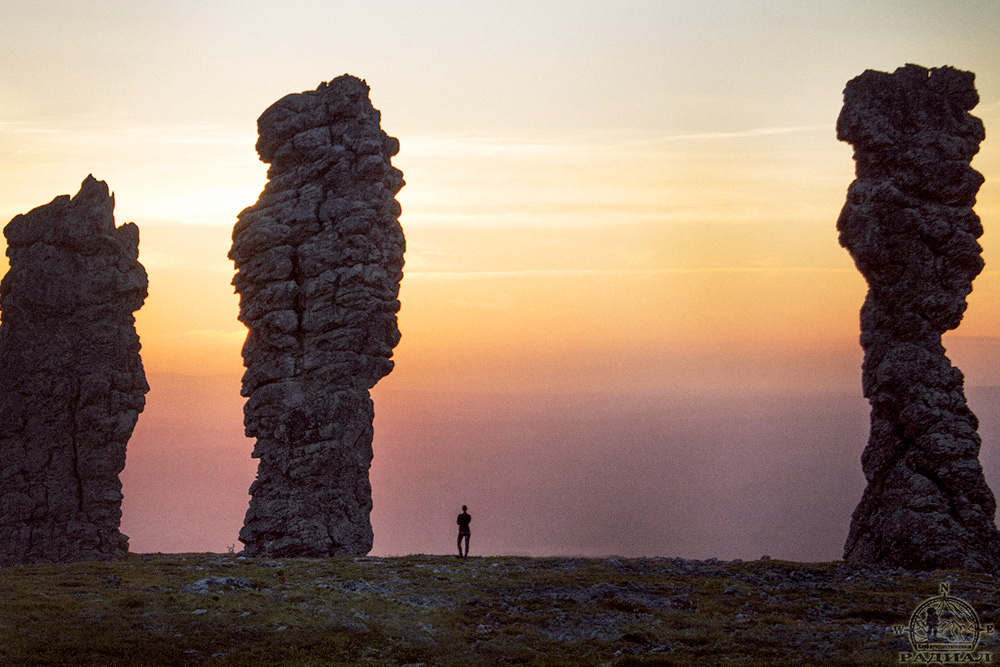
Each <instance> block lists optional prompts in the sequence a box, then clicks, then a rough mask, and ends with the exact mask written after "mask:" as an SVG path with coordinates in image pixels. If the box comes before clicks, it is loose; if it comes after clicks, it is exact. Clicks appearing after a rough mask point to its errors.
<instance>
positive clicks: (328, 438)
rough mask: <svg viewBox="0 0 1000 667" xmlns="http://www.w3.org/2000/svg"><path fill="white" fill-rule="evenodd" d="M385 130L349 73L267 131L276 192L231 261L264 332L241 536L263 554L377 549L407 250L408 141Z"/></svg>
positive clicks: (246, 227) (255, 376) (254, 378)
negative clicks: (380, 400) (379, 484)
mask: <svg viewBox="0 0 1000 667" xmlns="http://www.w3.org/2000/svg"><path fill="white" fill-rule="evenodd" d="M379 122H380V114H379V112H378V111H376V110H375V109H374V108H373V107H372V104H371V102H370V101H369V99H368V86H367V85H366V84H365V82H364V81H361V80H359V79H357V78H355V77H352V76H348V75H344V76H341V77H338V78H336V79H334V80H333V81H330V82H329V83H323V84H321V85H320V86H319V88H317V89H316V90H314V91H308V92H304V93H300V94H293V95H288V96H286V97H284V98H282V99H281V100H279V101H278V102H276V103H275V104H274V105H272V106H271V107H270V108H269V109H267V110H266V111H265V112H264V113H263V114H262V115H261V117H260V118H259V119H258V121H257V128H258V132H259V135H260V138H259V140H258V142H257V152H258V153H259V155H260V159H261V160H262V161H264V162H267V163H270V165H271V166H270V168H269V169H268V174H267V175H268V183H267V185H266V187H265V188H264V192H263V193H261V195H260V199H259V200H258V201H257V203H256V204H255V205H254V206H252V207H250V208H248V209H246V210H244V211H243V212H242V213H240V215H239V222H238V223H237V224H236V227H235V228H234V230H233V247H232V250H231V251H230V253H229V257H230V258H231V259H232V260H233V261H234V262H235V264H236V270H237V273H236V277H235V278H234V280H233V284H234V285H235V286H236V291H237V292H239V294H240V321H242V322H243V323H244V324H245V325H246V326H247V328H248V329H249V333H248V335H247V340H246V344H245V345H244V346H243V361H244V364H245V365H246V368H247V370H246V373H245V374H244V376H243V395H244V396H246V397H248V400H247V402H246V405H245V408H244V424H245V426H246V433H247V436H249V437H254V438H256V439H257V442H256V446H255V447H254V451H253V456H254V457H255V458H258V459H260V462H259V464H258V468H257V479H256V480H255V481H254V483H253V486H251V487H250V494H251V500H250V507H249V509H248V511H247V515H246V520H245V522H244V525H243V529H242V531H240V541H242V542H243V543H244V544H245V545H246V548H245V550H244V553H245V554H247V555H252V556H261V555H266V556H328V555H337V554H365V553H368V551H369V550H370V549H371V546H372V529H371V523H370V521H369V514H370V512H371V507H372V500H371V485H370V484H369V481H368V469H369V467H370V465H371V460H372V435H373V431H372V420H373V418H374V409H373V405H372V401H371V398H370V397H369V394H368V391H369V389H371V388H372V387H373V386H375V383H376V382H378V380H379V379H380V378H382V377H383V376H385V375H386V374H387V373H389V371H391V370H392V366H393V362H392V360H391V357H392V349H393V347H395V345H396V343H398V342H399V330H398V328H397V326H396V313H397V312H398V310H399V301H398V299H397V297H398V295H399V283H400V280H401V279H402V277H403V250H404V239H403V230H402V228H401V227H400V225H399V214H400V207H399V203H398V202H397V201H396V199H395V195H396V193H397V192H399V190H400V188H402V187H403V178H402V172H400V171H399V170H398V169H395V168H394V167H393V166H392V164H391V162H390V158H391V157H392V156H393V155H395V154H396V153H397V152H398V151H399V142H398V141H397V140H396V139H394V138H392V137H390V136H388V135H387V134H386V133H385V132H383V131H382V130H381V128H380V126H379Z"/></svg>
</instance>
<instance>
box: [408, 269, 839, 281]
mask: <svg viewBox="0 0 1000 667" xmlns="http://www.w3.org/2000/svg"><path fill="white" fill-rule="evenodd" d="M712 273H837V274H844V273H855V271H854V269H847V268H839V267H822V266H716V267H711V266H709V267H676V268H665V269H517V270H512V271H406V272H405V277H406V278H407V279H411V278H415V279H428V280H504V279H512V278H529V279H536V278H590V277H600V276H657V275H684V274H712Z"/></svg>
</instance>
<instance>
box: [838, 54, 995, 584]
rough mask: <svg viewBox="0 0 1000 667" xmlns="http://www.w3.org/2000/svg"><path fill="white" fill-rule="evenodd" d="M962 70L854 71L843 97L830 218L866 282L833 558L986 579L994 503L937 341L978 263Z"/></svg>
mask: <svg viewBox="0 0 1000 667" xmlns="http://www.w3.org/2000/svg"><path fill="white" fill-rule="evenodd" d="M974 80H975V76H974V75H973V74H972V73H971V72H963V71H960V70H956V69H953V68H950V67H943V68H939V69H931V70H927V69H925V68H923V67H918V66H916V65H907V66H905V67H901V68H899V69H897V70H896V71H895V72H893V73H892V74H886V73H884V72H874V71H870V70H869V71H866V72H865V73H864V74H862V75H861V76H859V77H857V78H855V79H852V80H851V81H850V82H849V83H848V84H847V88H846V89H845V91H844V107H843V109H842V111H841V113H840V117H839V119H838V120H837V137H838V138H839V139H840V140H842V141H847V142H849V143H851V144H852V145H853V146H854V160H855V163H856V174H857V178H856V180H855V181H854V182H853V183H852V184H851V186H850V189H849V190H848V193H847V203H846V204H845V205H844V209H843V211H842V212H841V214H840V219H839V220H838V221H837V229H838V230H839V231H840V243H841V245H843V246H844V247H845V248H847V249H848V251H849V252H850V253H851V256H852V257H853V258H854V262H855V264H856V265H857V267H858V270H859V271H861V273H862V274H863V275H864V277H865V280H867V281H868V297H867V298H866V299H865V303H864V306H863V307H862V309H861V346H862V347H863V348H864V351H865V357H864V365H863V367H862V386H863V390H864V394H865V396H866V397H867V398H868V400H869V402H870V404H871V434H870V437H869V440H868V445H867V447H866V448H865V450H864V453H863V455H862V458H861V460H862V467H863V469H864V473H865V478H866V479H867V481H868V486H867V488H866V489H865V491H864V495H863V496H862V498H861V502H860V504H859V505H858V507H857V509H856V510H855V511H854V516H853V518H852V520H851V528H850V533H849V535H848V537H847V543H846V545H845V548H844V558H845V559H846V560H848V561H852V562H856V563H879V564H886V565H893V566H901V567H905V568H908V569H917V570H928V569H936V568H960V569H966V570H974V571H986V572H997V570H998V565H1000V534H998V532H997V529H996V526H995V524H994V518H993V515H994V511H995V510H996V503H995V501H994V498H993V494H992V492H991V491H990V489H989V487H988V486H987V485H986V480H985V479H984V477H983V471H982V468H981V467H980V465H979V459H978V456H979V447H980V439H979V436H978V434H977V433H976V429H977V428H978V422H977V420H976V417H975V416H974V415H973V414H972V412H971V411H970V410H969V408H968V406H967V404H966V400H965V393H964V389H963V380H964V378H963V376H962V373H961V372H960V371H959V370H958V369H957V368H955V367H953V366H952V365H951V363H950V361H949V360H948V357H947V356H945V350H944V347H943V346H942V345H941V336H942V334H943V333H944V332H945V331H948V330H949V329H954V328H955V327H957V326H958V325H959V323H960V322H961V321H962V315H963V314H964V312H965V308H966V302H965V299H966V296H967V295H968V294H969V293H970V292H971V291H972V280H973V278H975V277H976V276H977V275H978V274H979V272H980V271H981V270H982V268H983V260H982V258H981V257H980V252H981V250H982V249H981V248H980V247H979V244H978V242H977V241H976V239H977V238H979V236H981V235H982V233H983V228H982V226H981V225H980V222H979V217H978V216H977V215H976V214H975V213H974V212H973V210H972V207H973V205H974V204H975V201H976V193H977V192H978V190H979V186H980V185H981V184H982V183H983V177H982V176H981V175H980V174H979V173H978V172H977V171H975V170H973V169H972V168H971V166H970V162H971V160H972V158H973V156H974V155H975V154H976V153H977V152H978V151H979V144H980V142H981V141H982V140H983V138H984V136H985V134H984V130H983V124H982V122H981V121H980V120H979V119H978V118H976V117H975V116H972V115H971V114H970V113H969V111H970V110H971V109H972V108H974V107H975V106H976V104H977V103H978V101H979V96H978V95H977V93H976V89H975V87H974Z"/></svg>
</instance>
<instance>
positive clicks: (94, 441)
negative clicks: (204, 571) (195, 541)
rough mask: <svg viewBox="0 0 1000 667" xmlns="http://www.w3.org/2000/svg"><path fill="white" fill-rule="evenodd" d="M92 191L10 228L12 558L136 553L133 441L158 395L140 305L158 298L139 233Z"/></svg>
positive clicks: (4, 292) (8, 501)
mask: <svg viewBox="0 0 1000 667" xmlns="http://www.w3.org/2000/svg"><path fill="white" fill-rule="evenodd" d="M114 207H115V200H114V195H110V194H109V193H108V186H107V185H106V184H105V183H104V182H102V181H98V180H96V179H94V177H93V176H88V177H87V179H86V180H85V181H84V182H83V185H82V187H81V188H80V192H79V193H77V195H76V196H75V197H73V198H72V199H70V197H69V195H63V196H61V197H57V198H56V199H54V200H53V201H52V202H51V203H50V204H47V205H45V206H40V207H38V208H36V209H34V210H32V211H30V212H28V213H25V214H24V215H19V216H17V217H15V218H14V219H13V220H11V221H10V223H9V224H8V225H7V227H6V228H5V229H4V236H6V238H7V256H8V257H9V258H10V271H9V272H8V273H7V275H6V276H5V277H4V279H3V281H2V282H0V311H2V316H3V320H2V323H0V565H2V566H7V565H11V564H15V563H35V562H59V563H66V562H74V561H84V560H108V559H115V558H121V557H123V556H124V555H125V554H126V553H127V551H128V538H127V537H126V536H125V535H122V534H121V533H120V532H119V530H118V528H119V526H120V524H121V500H122V494H121V482H120V481H119V480H118V474H119V473H120V472H121V471H122V469H123V468H124V467H125V446H126V444H127V443H128V439H129V437H131V435H132V429H133V428H134V427H135V423H136V420H137V419H138V417H139V413H140V412H142V409H143V407H144V405H145V394H146V392H147V391H149V387H148V386H147V384H146V375H145V373H144V372H143V368H142V360H141V358H140V357H139V337H138V336H137V335H136V332H135V319H134V317H133V316H132V313H133V312H135V311H136V310H138V309H139V308H140V307H141V306H142V304H143V301H144V300H145V298H146V286H147V279H146V271H145V270H144V269H143V267H142V265H141V264H139V261H138V258H139V228H138V227H136V226H135V225H134V224H133V223H126V224H124V225H122V226H121V227H118V228H115V220H114Z"/></svg>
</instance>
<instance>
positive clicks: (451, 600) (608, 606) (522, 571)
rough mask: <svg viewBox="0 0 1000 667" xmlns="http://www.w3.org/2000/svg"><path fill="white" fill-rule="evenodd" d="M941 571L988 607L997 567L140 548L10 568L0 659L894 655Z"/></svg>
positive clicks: (247, 662)
mask: <svg viewBox="0 0 1000 667" xmlns="http://www.w3.org/2000/svg"><path fill="white" fill-rule="evenodd" d="M942 581H950V582H951V591H952V595H955V596H958V597H961V598H962V599H964V600H966V601H967V602H969V603H970V604H972V605H973V606H974V607H975V608H976V609H977V611H978V613H979V615H980V617H981V619H982V621H983V622H984V623H993V622H995V619H996V617H997V615H998V614H1000V591H998V590H997V586H996V580H995V579H994V578H993V577H991V576H989V575H975V574H966V573H954V572H934V573H919V574H909V573H903V572H902V571H900V570H891V569H871V568H865V567H855V566H850V565H845V564H843V563H819V564H799V563H788V562H783V561H754V562H746V563H742V562H738V561H732V562H717V561H712V560H710V561H686V560H681V559H665V558H654V559H618V558H609V559H601V560H598V559H583V558H544V559H542V558H470V559H468V560H461V561H460V560H458V559H457V558H455V557H444V556H410V557H405V558H365V557H347V556H344V557H336V558H331V559H284V560H266V559H241V558H237V557H235V556H231V555H229V556H223V555H215V554H177V555H161V554H157V555H131V556H129V557H128V558H127V559H126V560H125V561H123V562H119V563H79V564H75V565H68V566H55V565H28V566H19V567H13V568H7V569H3V570H0V595H2V596H3V598H4V604H3V605H2V606H0V664H3V665H67V666H68V665H95V666H96V665H100V666H102V667H109V666H113V665H217V666H222V665H231V666H236V665H239V666H240V667H246V666H254V665H261V666H263V665H267V666H269V667H270V666H280V665H285V666H289V667H290V666H292V665H294V666H296V667H300V666H304V665H315V666H320V665H345V664H351V665H417V664H424V665H511V664H523V665H574V666H575V665H690V664H700V665H736V664H739V665H765V664H766V665H786V664H787V665H811V664H817V665H818V664H823V665H858V664H865V665H873V664H885V665H889V664H898V663H897V659H898V654H899V652H900V651H907V650H909V647H908V645H907V643H906V641H905V639H904V638H903V637H900V636H896V635H894V634H893V633H892V630H891V626H892V625H894V624H895V625H899V624H905V623H907V621H908V619H909V616H910V613H911V612H912V610H913V609H914V607H915V606H916V605H917V604H918V603H919V602H920V601H921V600H923V599H925V598H928V597H931V596H934V595H936V594H937V590H938V584H939V582H942ZM996 647H997V643H996V638H995V637H988V638H986V639H985V640H984V643H983V644H981V645H980V649H981V650H984V651H991V650H996Z"/></svg>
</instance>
